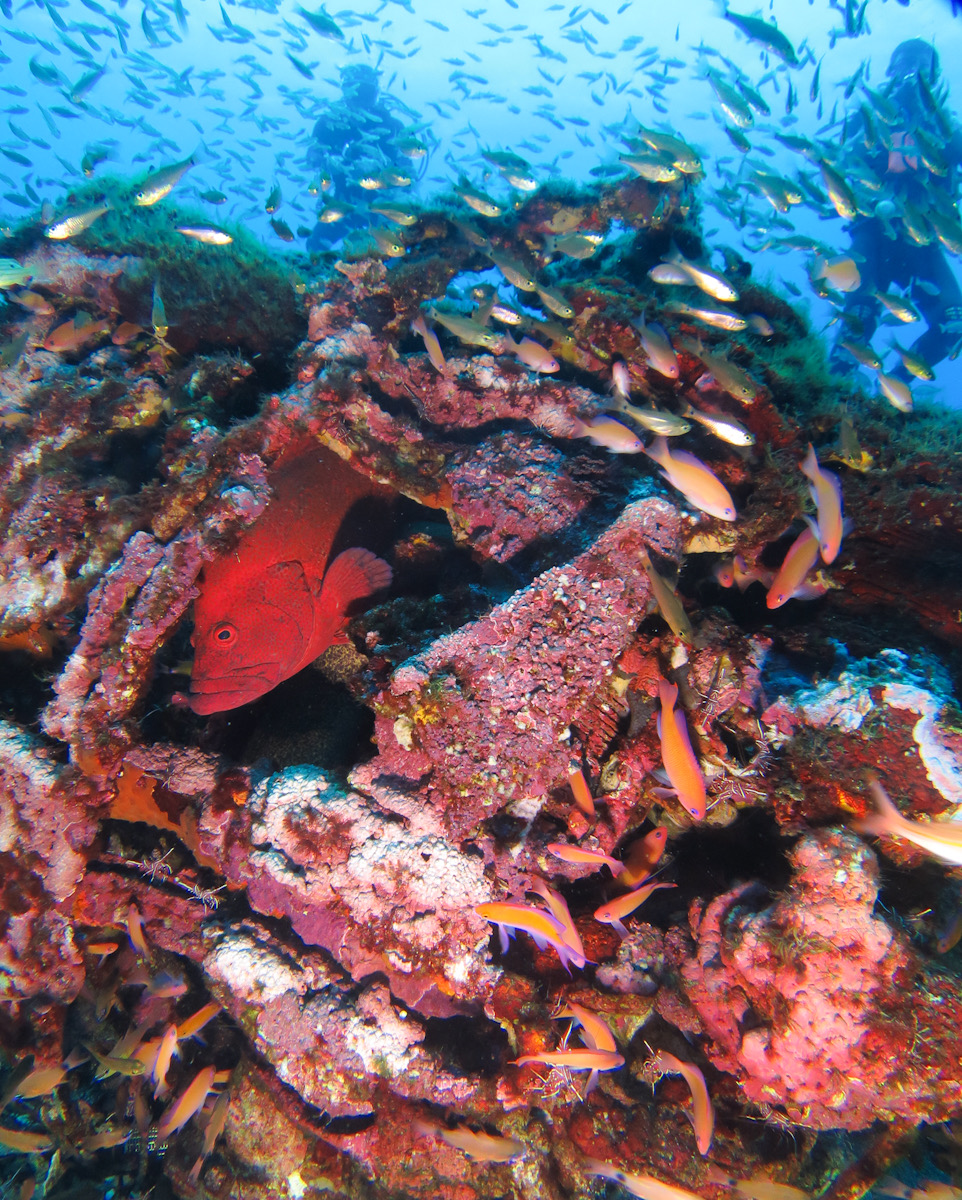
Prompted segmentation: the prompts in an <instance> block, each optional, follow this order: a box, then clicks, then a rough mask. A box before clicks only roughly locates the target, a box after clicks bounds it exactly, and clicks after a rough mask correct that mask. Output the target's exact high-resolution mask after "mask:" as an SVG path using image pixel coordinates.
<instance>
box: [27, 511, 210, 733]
mask: <svg viewBox="0 0 962 1200" xmlns="http://www.w3.org/2000/svg"><path fill="white" fill-rule="evenodd" d="M201 561H202V560H201V547H200V544H199V542H198V540H197V539H196V538H195V537H190V536H187V537H184V538H178V539H177V540H175V541H174V542H172V543H171V544H170V545H168V546H162V545H161V544H160V543H159V542H157V541H156V540H155V539H154V538H153V537H151V535H150V534H149V533H143V532H141V533H136V534H134V536H133V537H132V538H131V539H130V541H129V542H128V543H127V545H126V546H125V547H124V552H123V555H122V556H121V558H120V561H119V562H117V563H115V564H114V566H113V567H111V568H110V570H109V571H108V572H107V573H106V575H104V577H103V578H102V579H101V581H100V582H99V583H98V584H97V586H96V587H95V588H94V590H93V591H92V592H91V594H90V600H89V603H88V606H87V619H86V621H85V622H84V627H83V631H82V633H81V638H80V643H79V645H78V646H77V648H76V650H74V652H73V654H71V656H70V660H69V662H68V664H67V667H66V669H65V670H64V672H63V673H62V674H61V676H60V677H59V678H58V680H57V682H56V685H55V690H56V693H57V699H56V700H55V701H53V702H52V703H51V704H50V706H49V707H48V708H47V710H46V713H45V714H44V730H45V731H46V732H47V733H48V734H50V736H51V737H57V738H60V739H61V740H62V741H65V742H69V743H72V744H76V743H77V742H78V740H79V739H82V736H83V734H84V733H85V732H87V730H89V729H97V730H103V729H105V728H107V727H108V725H113V724H116V723H118V722H120V721H122V720H123V718H124V717H126V716H127V715H128V714H129V713H130V711H131V709H132V708H133V707H134V705H135V704H136V703H137V702H138V701H139V700H140V697H141V695H142V693H143V689H144V684H145V674H146V671H147V668H148V667H149V665H150V663H151V662H152V660H153V652H154V650H155V648H156V646H157V645H158V644H162V643H163V641H164V638H165V635H166V634H167V632H168V630H169V629H170V628H171V626H173V625H174V624H176V622H178V621H179V620H180V618H181V616H182V615H183V613H184V611H185V609H186V607H187V605H188V604H189V603H190V602H191V600H193V598H194V597H195V596H196V594H197V592H196V589H194V588H193V587H192V586H191V585H192V582H193V580H194V579H196V577H197V575H198V573H199V571H200V567H201ZM132 594H136V601H135V603H134V604H133V605H132V606H130V607H128V603H129V600H130V597H131V595H132ZM82 725H83V726H86V727H87V729H84V728H83V727H82Z"/></svg>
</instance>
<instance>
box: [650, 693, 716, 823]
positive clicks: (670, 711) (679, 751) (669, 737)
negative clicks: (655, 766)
mask: <svg viewBox="0 0 962 1200" xmlns="http://www.w3.org/2000/svg"><path fill="white" fill-rule="evenodd" d="M658 695H659V698H660V699H661V712H660V713H659V714H658V736H659V737H660V738H661V758H662V762H663V763H664V766H665V771H666V773H667V775H668V780H669V782H670V783H671V786H672V787H673V788H674V789H675V792H676V793H677V795H678V799H679V800H680V801H681V805H682V807H683V808H684V809H685V810H686V811H687V813H688V815H689V816H690V817H692V818H693V819H694V820H696V821H700V820H701V819H702V817H704V815H705V810H706V805H707V796H706V789H705V777H704V775H702V773H701V767H700V766H699V765H698V759H697V758H696V757H695V752H694V750H692V748H691V741H690V739H689V737H688V726H687V725H686V724H685V718H684V716H683V715H682V714H681V713H680V712H678V711H677V710H676V708H675V701H676V700H677V699H678V687H677V685H676V684H674V683H666V682H665V680H663V679H662V680H660V681H659V684H658Z"/></svg>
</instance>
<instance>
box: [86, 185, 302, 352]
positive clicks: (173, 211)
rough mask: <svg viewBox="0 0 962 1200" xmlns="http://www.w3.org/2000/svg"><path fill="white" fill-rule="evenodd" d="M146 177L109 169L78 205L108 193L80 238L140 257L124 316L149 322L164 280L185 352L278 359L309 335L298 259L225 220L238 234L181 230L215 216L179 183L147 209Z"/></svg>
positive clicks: (93, 249) (125, 289)
mask: <svg viewBox="0 0 962 1200" xmlns="http://www.w3.org/2000/svg"><path fill="white" fill-rule="evenodd" d="M143 182H144V181H143V180H138V181H137V182H135V183H131V182H129V181H127V180H120V179H116V178H112V177H109V176H103V177H100V178H98V179H97V180H96V181H95V182H91V184H90V185H89V186H88V187H83V188H78V189H77V191H76V192H74V194H73V195H72V197H71V202H70V210H71V211H83V210H84V209H85V208H88V207H91V206H93V205H95V204H97V203H98V202H102V200H103V199H106V201H107V203H109V204H110V206H111V207H110V209H109V210H108V211H107V212H106V213H105V214H104V215H103V216H102V217H100V218H99V219H98V220H97V221H95V222H94V224H93V225H91V226H90V228H89V229H87V230H85V231H84V232H83V233H82V234H79V235H78V236H77V237H75V238H72V239H71V244H72V245H75V246H77V248H78V249H80V250H83V251H84V252H85V253H87V254H90V255H108V254H109V255H121V256H131V257H132V258H134V259H136V260H137V261H136V262H134V263H132V264H131V266H130V269H129V270H128V271H126V272H125V274H124V278H123V279H122V280H121V281H120V282H119V284H118V287H117V294H118V296H119V297H120V300H121V303H122V306H123V310H122V313H121V314H120V315H121V317H122V318H123V319H124V320H128V321H133V322H135V323H136V324H139V325H143V326H144V327H145V328H148V329H149V328H150V317H151V305H152V297H153V290H154V285H155V284H157V286H158V288H159V290H160V293H161V295H162V297H163V303H164V307H165V310H166V314H167V320H168V323H169V332H168V334H167V341H168V342H169V343H170V344H171V345H172V346H173V347H174V349H176V350H177V351H179V352H180V353H182V354H190V353H193V352H195V351H196V350H198V349H201V348H205V347H206V348H210V347H212V346H218V347H222V346H229V347H237V348H238V349H241V350H243V351H244V352H246V353H247V354H251V355H255V354H270V355H272V356H276V355H278V354H283V353H285V352H287V351H289V350H290V349H292V348H293V347H294V346H295V345H296V344H297V343H298V342H300V341H302V340H303V338H304V337H305V336H306V333H307V318H306V314H305V312H304V305H303V302H302V301H301V300H300V299H299V298H298V297H297V296H296V295H295V293H294V289H293V287H292V286H291V283H290V279H289V274H290V262H289V261H288V259H287V258H286V257H280V256H278V255H276V254H274V253H273V252H271V251H270V250H268V249H267V248H266V247H265V246H264V245H262V244H261V243H260V242H259V241H258V240H257V239H256V238H255V237H253V236H252V235H251V234H250V233H249V232H248V231H247V230H246V229H245V228H244V227H243V226H242V225H238V224H236V223H233V222H230V221H226V222H220V221H218V222H216V223H215V224H216V228H218V229H223V230H224V231H225V232H226V233H229V234H230V235H231V237H232V238H233V239H234V240H233V242H231V243H230V244H229V245H226V246H212V245H207V244H205V243H203V242H199V241H196V240H195V239H193V238H190V237H187V236H185V235H184V234H182V233H178V232H177V226H178V225H185V226H201V227H203V226H210V225H211V219H210V216H209V214H206V213H203V212H201V211H200V210H198V209H194V208H189V207H186V206H181V205H179V204H177V203H176V199H175V197H176V189H175V191H174V192H173V193H172V194H171V196H169V197H166V198H164V199H163V200H161V201H159V202H158V203H157V204H154V205H150V206H143V207H141V206H138V205H136V204H135V203H134V196H135V194H136V193H137V191H138V190H139V189H140V188H141V187H142V186H143Z"/></svg>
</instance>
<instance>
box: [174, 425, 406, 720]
mask: <svg viewBox="0 0 962 1200" xmlns="http://www.w3.org/2000/svg"><path fill="white" fill-rule="evenodd" d="M271 482H272V485H273V487H274V493H275V496H274V499H273V500H272V501H271V503H270V504H269V505H268V506H267V508H266V509H265V510H264V513H263V514H262V515H261V516H260V517H259V518H258V519H257V520H256V521H255V522H254V524H253V525H252V526H251V527H250V529H249V530H248V531H247V532H246V533H245V534H244V536H243V537H242V538H241V540H240V542H239V543H238V545H237V546H236V547H235V549H234V550H233V551H231V552H230V553H229V554H226V555H224V557H223V558H220V559H218V560H217V561H216V562H213V563H210V564H208V565H207V566H205V568H204V573H203V576H202V577H201V584H200V586H201V592H200V595H199V596H198V598H197V602H196V604H195V606H194V638H193V641H194V647H195V657H194V668H193V675H192V678H191V684H190V693H191V694H190V706H191V708H192V709H193V710H194V712H196V713H200V714H202V715H206V714H208V713H215V712H225V711H226V710H227V709H230V708H237V707H238V705H241V704H249V703H250V701H252V700H256V699H257V698H258V697H259V696H263V695H265V694H266V693H267V692H269V691H271V689H272V688H274V687H276V686H277V685H278V684H279V683H281V682H283V681H284V680H285V679H290V677H291V676H292V675H296V674H297V672H298V671H300V670H302V668H304V667H306V666H307V665H308V663H310V662H313V660H314V659H315V658H317V657H318V656H319V655H320V654H323V652H324V651H325V650H326V649H327V647H328V646H330V645H332V644H334V643H337V642H339V641H342V640H343V626H344V623H345V620H346V618H347V617H348V615H349V614H350V610H351V608H352V606H353V605H354V604H356V603H357V602H358V601H360V600H364V599H365V598H367V597H368V596H370V595H372V594H373V593H374V592H378V591H380V590H381V589H382V588H386V587H387V586H388V585H389V584H390V582H391V568H390V567H389V566H388V565H387V563H386V562H384V561H383V560H382V559H380V558H378V557H377V556H376V555H374V554H372V552H371V551H370V550H364V549H361V548H360V547H359V546H356V545H355V546H351V544H350V536H351V534H350V532H349V531H351V530H355V531H356V528H357V521H358V520H360V519H362V518H363V519H364V520H365V522H367V521H372V520H373V519H374V517H375V514H374V512H373V511H371V510H372V506H373V507H374V508H378V509H380V518H381V525H382V526H383V522H384V516H385V510H386V509H387V506H388V503H389V499H393V493H392V492H391V491H390V489H388V488H386V487H383V486H381V485H379V484H375V483H372V482H371V481H370V480H369V479H366V478H365V477H364V476H363V475H359V474H358V473H357V472H356V471H353V470H351V468H350V467H348V466H347V465H346V464H345V463H344V462H342V461H341V459H339V458H338V457H337V455H336V454H334V453H333V451H330V450H326V449H325V448H323V447H321V446H317V445H312V446H311V448H310V449H309V450H306V451H304V450H302V451H301V452H299V453H297V454H296V455H292V456H291V457H289V458H288V459H287V460H286V461H285V462H284V463H282V464H281V466H280V468H279V469H278V471H277V472H276V474H275V475H274V477H273V478H272V480H271ZM372 532H373V531H372ZM354 536H356V532H355V534H354ZM345 547H347V548H345Z"/></svg>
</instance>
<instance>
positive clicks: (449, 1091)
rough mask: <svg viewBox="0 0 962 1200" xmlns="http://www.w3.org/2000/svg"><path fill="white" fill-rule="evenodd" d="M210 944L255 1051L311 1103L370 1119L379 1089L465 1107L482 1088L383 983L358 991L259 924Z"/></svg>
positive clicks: (211, 971)
mask: <svg viewBox="0 0 962 1200" xmlns="http://www.w3.org/2000/svg"><path fill="white" fill-rule="evenodd" d="M207 940H208V949H207V953H206V955H205V957H204V961H203V968H204V972H205V975H206V976H207V978H208V979H209V980H210V981H211V985H212V987H213V989H214V992H215V993H216V994H218V995H221V996H222V997H223V1000H224V1003H225V1006H226V1007H227V1009H228V1011H230V1012H232V1013H233V1014H234V1015H235V1016H236V1017H237V1018H238V1019H246V1020H247V1022H248V1024H249V1025H252V1026H253V1031H254V1046H255V1048H256V1049H257V1050H258V1051H259V1052H260V1053H261V1054H263V1055H264V1057H265V1058H267V1059H268V1060H269V1061H270V1062H271V1063H272V1064H273V1065H274V1066H275V1068H276V1069H277V1073H278V1076H279V1078H280V1079H281V1080H282V1081H283V1082H284V1083H286V1084H288V1085H289V1086H291V1087H293V1088H294V1089H295V1091H296V1092H297V1093H298V1095H299V1096H301V1097H302V1098H303V1099H304V1100H306V1101H307V1102H308V1103H309V1104H313V1105H315V1106H316V1107H317V1108H319V1109H321V1110H322V1111H325V1112H327V1113H328V1114H330V1115H331V1116H363V1115H365V1114H369V1113H371V1112H373V1111H374V1099H375V1096H376V1093H377V1091H378V1089H379V1087H380V1085H381V1083H382V1081H387V1082H388V1083H389V1085H390V1087H391V1090H392V1093H393V1094H394V1096H395V1103H397V1104H399V1105H402V1106H403V1104H404V1099H405V1097H411V1098H414V1099H419V1098H421V1097H422V1096H426V1095H427V1096H431V1097H432V1098H437V1099H438V1101H439V1102H440V1103H445V1102H447V1103H450V1104H452V1105H463V1104H464V1103H466V1102H468V1101H470V1099H471V1098H472V1097H473V1095H474V1094H475V1092H476V1091H477V1090H478V1086H479V1084H478V1082H477V1081H474V1080H471V1079H465V1078H458V1077H455V1076H454V1075H451V1074H449V1073H448V1072H446V1071H444V1070H443V1069H442V1068H441V1067H440V1065H439V1064H438V1062H437V1061H436V1060H435V1058H434V1055H433V1054H432V1052H429V1051H426V1050H425V1049H424V1048H423V1046H422V1043H423V1041H424V1027H423V1024H422V1022H421V1021H420V1019H419V1018H418V1016H417V1015H416V1014H414V1013H410V1012H409V1011H408V1010H406V1009H404V1008H403V1007H402V1006H400V1005H399V1004H398V1003H397V1001H396V1000H394V999H392V996H391V993H390V991H389V990H388V987H387V985H386V984H385V983H384V982H383V980H379V979H377V978H372V979H369V980H368V981H367V982H365V983H363V984H355V983H354V982H353V981H352V980H351V978H350V976H348V975H347V974H345V973H344V972H343V971H340V970H339V969H338V968H337V967H332V966H331V965H330V960H329V959H328V958H327V956H326V955H324V954H321V953H320V952H318V951H311V950H305V949H304V948H298V950H297V952H296V953H288V952H286V951H285V949H284V947H283V946H281V945H280V944H279V943H278V941H277V939H276V937H274V936H273V935H272V934H271V933H269V932H268V930H266V929H265V928H264V927H263V926H261V925H258V924H257V923H256V922H254V921H248V922H245V923H243V924H241V925H239V926H235V927H232V928H231V929H226V930H219V931H216V932H215V931H213V930H212V931H211V936H210V937H209V938H208V939H207ZM412 1111H413V1110H412Z"/></svg>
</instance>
